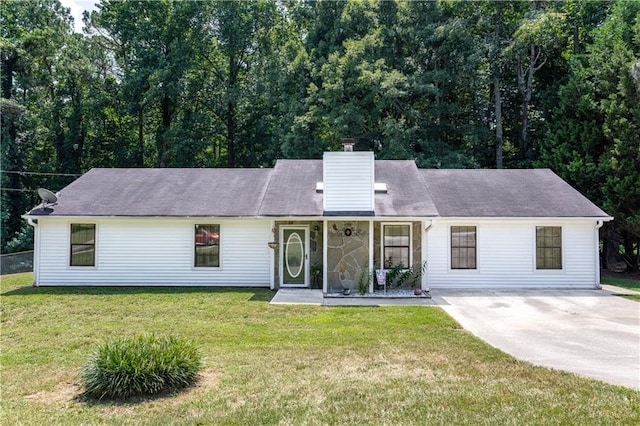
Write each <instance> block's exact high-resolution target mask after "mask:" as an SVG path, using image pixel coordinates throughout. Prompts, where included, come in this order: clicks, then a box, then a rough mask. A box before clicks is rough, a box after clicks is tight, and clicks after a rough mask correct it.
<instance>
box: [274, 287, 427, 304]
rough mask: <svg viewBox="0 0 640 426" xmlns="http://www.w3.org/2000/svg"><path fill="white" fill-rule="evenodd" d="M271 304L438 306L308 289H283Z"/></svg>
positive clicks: (409, 299)
mask: <svg viewBox="0 0 640 426" xmlns="http://www.w3.org/2000/svg"><path fill="white" fill-rule="evenodd" d="M270 303H272V304H274V305H317V306H434V305H435V304H436V303H435V302H434V301H433V300H432V299H430V298H427V297H379V296H378V297H363V296H357V297H356V296H354V297H324V295H323V294H322V290H315V289H314V290H312V289H308V288H281V289H280V290H278V292H277V293H276V294H275V296H273V299H271V302H270Z"/></svg>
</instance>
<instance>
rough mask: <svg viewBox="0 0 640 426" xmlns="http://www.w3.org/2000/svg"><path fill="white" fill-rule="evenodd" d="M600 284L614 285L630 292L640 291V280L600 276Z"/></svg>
mask: <svg viewBox="0 0 640 426" xmlns="http://www.w3.org/2000/svg"><path fill="white" fill-rule="evenodd" d="M600 282H601V283H602V284H609V285H615V286H617V287H624V288H629V289H631V290H638V291H640V279H635V278H627V277H612V276H602V277H601V278H600Z"/></svg>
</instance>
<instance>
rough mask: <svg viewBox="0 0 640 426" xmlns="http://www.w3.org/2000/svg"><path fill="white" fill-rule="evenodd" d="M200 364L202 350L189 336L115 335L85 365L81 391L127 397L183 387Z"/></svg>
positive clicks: (191, 381)
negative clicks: (119, 336) (200, 350)
mask: <svg viewBox="0 0 640 426" xmlns="http://www.w3.org/2000/svg"><path fill="white" fill-rule="evenodd" d="M201 368H202V359H201V356H200V353H199V351H198V348H197V347H196V346H195V344H194V343H193V342H192V341H190V340H186V339H180V338H176V337H171V336H166V337H161V336H155V335H153V334H148V335H142V336H134V337H123V338H118V339H112V340H109V341H107V342H105V343H103V344H102V345H101V346H100V347H99V348H98V349H97V350H96V351H95V352H94V353H93V354H92V355H91V357H90V359H89V363H88V364H87V365H86V366H85V367H84V368H83V369H82V371H81V373H80V375H81V379H82V384H83V386H84V389H85V390H84V392H83V394H82V395H83V396H84V397H88V398H95V399H103V398H107V399H126V398H129V397H132V396H145V395H154V394H157V393H160V392H166V391H170V390H176V389H181V388H185V387H187V386H190V385H192V384H194V383H195V382H196V380H197V378H198V373H199V372H200V369H201Z"/></svg>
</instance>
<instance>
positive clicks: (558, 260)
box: [536, 226, 562, 269]
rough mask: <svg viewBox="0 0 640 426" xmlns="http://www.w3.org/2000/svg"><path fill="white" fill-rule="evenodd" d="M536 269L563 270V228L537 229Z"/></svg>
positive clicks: (547, 227) (546, 227)
mask: <svg viewBox="0 0 640 426" xmlns="http://www.w3.org/2000/svg"><path fill="white" fill-rule="evenodd" d="M536 269H562V227H560V226H537V227H536Z"/></svg>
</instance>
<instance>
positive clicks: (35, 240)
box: [23, 216, 40, 287]
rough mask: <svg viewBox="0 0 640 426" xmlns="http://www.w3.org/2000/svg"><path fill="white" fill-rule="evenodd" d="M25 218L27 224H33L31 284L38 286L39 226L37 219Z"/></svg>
mask: <svg viewBox="0 0 640 426" xmlns="http://www.w3.org/2000/svg"><path fill="white" fill-rule="evenodd" d="M23 218H26V219H27V223H28V224H29V226H33V286H34V287H38V281H39V280H38V278H39V277H38V275H39V273H38V272H39V271H40V228H39V227H38V219H34V218H33V217H31V216H23Z"/></svg>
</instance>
